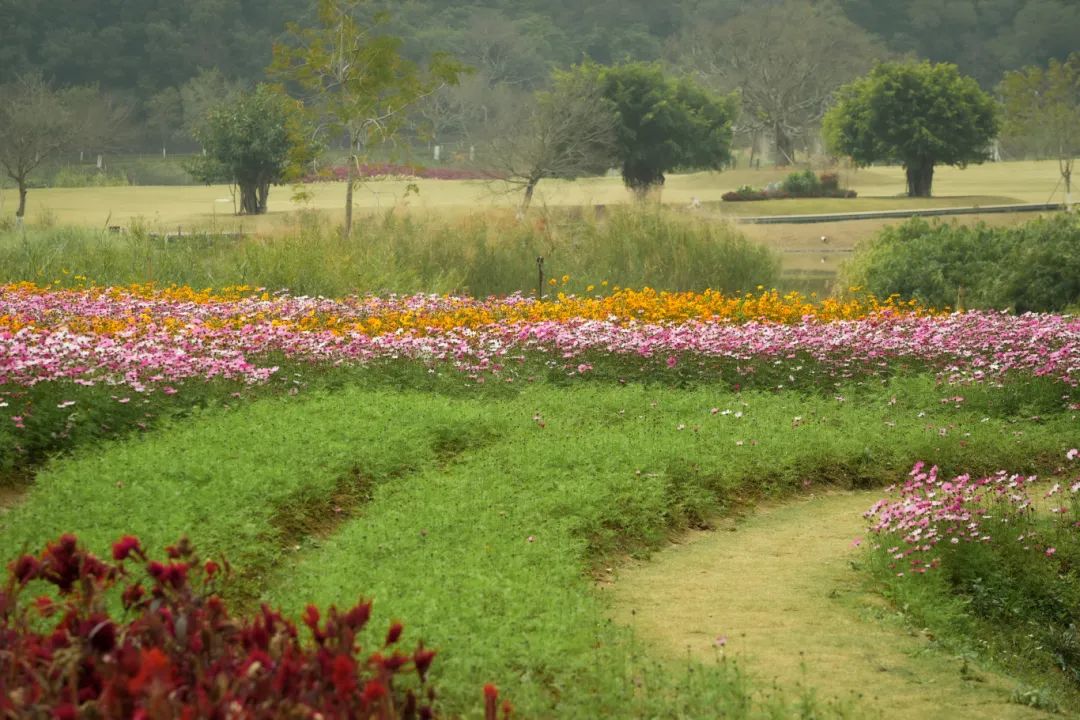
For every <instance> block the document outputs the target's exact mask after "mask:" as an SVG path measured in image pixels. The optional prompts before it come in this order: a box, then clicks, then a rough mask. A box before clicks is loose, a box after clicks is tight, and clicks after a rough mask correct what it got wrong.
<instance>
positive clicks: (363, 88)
mask: <svg viewBox="0 0 1080 720" xmlns="http://www.w3.org/2000/svg"><path fill="white" fill-rule="evenodd" d="M361 4H362V0H318V1H317V3H316V21H317V26H316V27H311V28H303V27H300V26H299V25H296V24H290V25H289V33H290V35H291V38H290V40H289V42H282V43H277V44H275V45H274V62H273V64H272V65H271V66H270V73H271V74H272V75H273V76H275V77H278V78H281V79H282V80H284V81H286V82H289V83H292V84H295V85H296V86H298V87H299V88H300V89H301V90H302V92H303V93H304V94H305V95H306V98H307V101H308V104H309V106H310V109H311V110H312V112H314V113H316V114H317V115H318V116H319V117H320V118H322V119H323V121H324V122H323V124H322V128H323V129H324V130H325V131H326V132H328V133H330V134H331V135H337V136H341V135H344V136H345V138H346V139H347V141H348V147H349V161H348V168H349V175H348V177H347V189H346V197H345V231H344V234H345V235H346V236H348V235H349V234H350V233H351V232H352V213H353V203H352V193H353V185H354V184H355V182H356V175H355V172H354V168H355V166H356V165H357V164H358V163H359V162H360V161H361V160H362V157H361V154H362V153H363V152H365V151H366V149H367V148H368V147H370V146H378V145H380V144H382V143H385V142H388V141H390V140H392V139H393V138H394V137H395V136H396V135H397V133H398V131H399V130H400V129H401V128H402V126H403V125H404V124H405V121H406V119H407V118H406V114H405V113H406V110H407V109H408V108H409V107H410V106H412V105H414V104H415V103H416V102H417V101H418V100H420V99H421V98H423V97H426V96H428V95H430V94H431V93H433V92H434V91H435V90H436V89H438V88H439V87H441V86H443V85H453V84H456V83H457V81H458V76H459V75H460V74H461V73H462V72H463V70H464V68H463V67H462V66H461V65H460V64H459V63H457V62H455V61H454V60H452V59H451V58H449V57H448V56H446V55H444V54H441V53H436V54H435V55H433V56H432V58H431V61H430V63H429V65H428V67H427V68H426V70H423V71H422V70H421V68H420V67H419V66H418V65H417V64H416V63H414V62H412V61H410V60H408V59H406V58H405V57H404V56H403V55H402V53H401V50H402V46H403V41H402V40H401V38H398V37H394V36H392V35H388V34H385V33H384V32H383V30H384V29H385V25H386V23H387V21H388V16H386V15H383V14H378V15H375V16H374V17H373V18H371V21H370V24H369V25H365V24H364V23H363V22H362V21H360V20H358V19H357V17H356V11H357V8H358V7H359V6H360V5H361Z"/></svg>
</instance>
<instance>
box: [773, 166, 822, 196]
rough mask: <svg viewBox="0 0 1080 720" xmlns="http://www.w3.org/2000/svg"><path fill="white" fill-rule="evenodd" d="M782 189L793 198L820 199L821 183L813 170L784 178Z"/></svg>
mask: <svg viewBox="0 0 1080 720" xmlns="http://www.w3.org/2000/svg"><path fill="white" fill-rule="evenodd" d="M780 187H781V189H783V191H784V192H785V193H787V194H788V195H791V196H792V197H819V196H820V194H821V190H822V188H821V182H820V181H819V180H818V178H817V175H815V174H814V171H813V170H803V171H802V172H795V173H791V174H790V175H788V176H787V177H786V178H784V182H783V183H782V184H781V186H780Z"/></svg>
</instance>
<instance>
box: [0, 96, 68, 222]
mask: <svg viewBox="0 0 1080 720" xmlns="http://www.w3.org/2000/svg"><path fill="white" fill-rule="evenodd" d="M0 128H3V131H2V132H0V171H3V173H4V175H5V176H7V177H8V178H10V179H11V180H12V181H13V182H14V183H15V184H16V185H17V186H18V188H19V205H18V207H17V209H16V210H15V217H16V218H17V219H20V220H21V218H22V217H23V216H24V215H25V214H26V194H27V188H28V187H29V185H28V182H29V179H30V173H32V172H33V171H34V170H36V169H37V168H38V167H39V166H41V164H42V163H44V162H46V161H47V160H49V159H50V158H51V157H53V156H55V155H56V154H58V153H59V152H60V151H61V150H63V149H64V148H66V147H68V146H69V145H70V144H71V141H72V134H73V131H74V128H75V124H74V120H73V118H72V117H71V113H70V112H69V110H68V108H67V107H66V106H65V104H64V97H63V95H62V94H61V93H59V92H57V91H56V90H53V89H52V87H51V86H50V85H49V84H48V83H47V82H46V81H45V80H44V79H43V78H42V77H41V76H40V75H26V76H22V77H19V78H17V79H16V80H14V81H12V82H11V83H9V84H7V85H4V86H0Z"/></svg>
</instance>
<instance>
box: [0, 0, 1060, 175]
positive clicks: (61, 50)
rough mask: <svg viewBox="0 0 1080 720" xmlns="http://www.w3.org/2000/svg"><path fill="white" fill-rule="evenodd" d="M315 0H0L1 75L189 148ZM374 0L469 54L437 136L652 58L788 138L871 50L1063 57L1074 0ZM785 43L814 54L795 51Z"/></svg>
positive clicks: (425, 118) (411, 54) (476, 126)
mask: <svg viewBox="0 0 1080 720" xmlns="http://www.w3.org/2000/svg"><path fill="white" fill-rule="evenodd" d="M315 5H316V3H315V0H188V1H187V2H183V3H177V2H166V1H165V0H34V2H25V1H23V0H0V18H3V22H0V83H5V82H10V81H12V80H14V79H15V78H16V77H19V76H22V75H25V74H27V73H30V72H33V73H38V74H40V75H41V76H42V77H43V78H44V79H45V80H47V81H48V82H50V83H51V84H52V85H54V86H57V87H69V86H94V87H97V88H98V89H99V90H100V92H102V93H103V94H105V95H108V96H109V97H110V98H111V100H110V102H111V103H112V104H114V105H118V106H120V105H122V106H124V107H126V108H128V114H129V116H130V119H131V121H132V122H131V124H130V126H131V128H132V130H131V132H129V133H128V135H129V137H127V138H125V140H126V143H127V144H128V145H129V146H139V147H140V148H142V149H144V150H149V149H151V148H159V149H160V148H164V149H166V150H168V149H170V148H176V149H181V150H185V149H186V150H190V149H192V148H194V147H196V142H195V139H194V126H195V123H196V122H197V119H198V118H201V117H202V115H204V114H205V112H206V110H207V108H208V105H207V100H208V99H209V98H210V97H217V96H222V95H224V96H228V95H229V94H230V92H231V91H232V90H235V89H236V88H238V87H246V88H251V87H254V85H255V84H257V83H258V82H261V81H262V80H264V79H265V68H266V66H267V65H268V63H269V62H270V48H271V47H272V45H273V42H274V41H275V40H278V39H280V38H281V36H282V34H283V32H284V29H285V25H286V24H287V23H288V22H297V23H301V24H303V23H306V22H309V21H311V20H312V18H314V15H315ZM796 5H801V6H802V7H801V8H797V7H794V6H796ZM384 11H389V13H390V16H391V17H390V20H389V25H388V31H389V32H390V33H391V34H392V35H394V36H396V37H400V38H402V40H403V46H402V54H403V56H404V57H406V58H408V59H410V60H412V61H414V62H418V61H421V60H422V59H423V58H424V57H427V56H428V55H429V54H430V53H431V52H438V51H443V52H449V53H451V54H453V55H454V56H455V57H456V58H458V59H459V60H460V61H461V62H463V63H464V64H466V65H468V66H470V67H472V68H474V69H475V72H474V73H473V74H472V75H470V76H469V77H468V78H465V79H463V81H462V83H461V84H460V86H459V87H456V88H454V89H453V90H452V91H444V92H442V93H440V94H439V96H438V97H437V98H433V99H432V101H431V102H430V103H428V104H427V106H426V107H424V108H423V109H418V112H417V114H418V115H420V116H421V120H419V121H418V124H422V125H424V127H425V128H426V129H428V132H427V133H426V138H427V140H428V141H429V142H430V143H432V144H435V143H438V142H445V141H446V140H447V139H450V140H456V141H474V142H475V141H481V142H482V141H483V140H484V139H485V138H486V137H489V136H490V135H491V134H492V133H493V132H494V131H495V130H497V129H498V128H499V127H500V125H501V124H502V123H503V122H504V121H505V118H502V119H500V118H499V115H500V113H501V112H503V111H505V110H506V109H508V108H512V107H514V105H515V104H516V103H518V102H520V98H521V96H522V95H521V94H522V93H527V92H528V93H531V92H532V91H534V90H537V89H540V88H542V87H544V86H546V85H547V84H548V81H549V78H550V76H551V73H552V71H553V70H555V69H565V68H567V67H569V66H570V65H573V64H575V63H580V62H581V61H582V60H589V61H592V62H596V63H599V64H602V65H612V64H618V63H622V62H640V61H645V62H651V61H663V62H666V63H668V64H670V65H672V66H676V67H686V68H689V69H692V70H694V71H697V72H700V73H702V74H703V75H702V76H701V77H699V78H698V79H699V80H700V81H702V82H703V84H704V85H706V86H707V87H715V89H718V90H723V91H725V92H728V91H731V90H734V89H742V91H743V103H744V109H748V110H750V111H751V112H750V113H746V112H744V113H743V122H742V123H741V124H740V125H739V127H738V128H737V129H738V130H739V131H741V132H744V133H747V134H750V133H757V134H758V135H764V136H771V142H772V143H773V145H774V147H776V148H777V151H778V153H779V154H780V155H785V154H790V153H791V152H792V150H793V149H794V148H796V147H798V146H800V145H801V144H802V143H803V141H804V137H803V136H804V135H805V134H806V133H807V129H806V128H807V127H813V126H814V124H815V123H817V122H818V121H819V120H820V117H821V115H822V114H823V113H824V108H823V103H822V98H823V97H825V96H826V95H827V94H828V92H829V90H830V86H831V85H832V84H833V83H832V81H831V80H832V79H839V81H841V82H846V81H847V80H850V79H851V78H852V77H854V75H857V74H861V73H862V72H865V71H866V70H868V69H869V67H870V65H871V64H872V63H871V61H873V60H887V59H895V58H897V57H901V56H909V55H911V56H915V57H917V58H919V59H928V60H931V61H934V62H952V63H955V64H957V65H958V66H959V69H960V71H961V72H962V73H964V74H966V75H971V76H973V77H975V78H976V79H977V80H978V81H979V83H980V84H981V85H982V86H983V88H984V89H991V88H993V87H995V86H996V85H997V84H998V82H999V81H1000V80H1001V79H1002V77H1003V76H1004V74H1005V73H1006V72H1007V71H1009V70H1016V69H1019V68H1021V67H1025V66H1029V65H1041V66H1045V65H1046V64H1047V62H1048V61H1049V60H1051V59H1058V60H1061V61H1064V60H1065V58H1066V57H1067V55H1068V54H1069V52H1071V51H1073V50H1075V49H1076V38H1077V37H1078V36H1080V3H1078V2H1075V0H992V1H987V0H913V1H912V2H895V1H893V0H826V1H821V2H817V1H815V2H810V1H809V0H800V1H799V2H796V3H793V2H791V0H753V1H751V0H675V1H674V2H671V3H658V2H655V0H589V2H581V0H532V1H531V2H522V1H521V0H481V1H476V2H472V3H464V4H463V3H460V2H454V1H453V0H410V1H409V2H400V1H398V0H370V1H369V2H365V3H363V4H362V5H361V6H360V7H359V9H358V14H359V15H360V19H361V20H362V21H364V20H369V19H371V18H373V17H374V16H375V15H376V14H378V13H381V12H384ZM770 38H772V40H773V47H774V49H776V50H778V51H780V50H783V49H784V48H786V49H787V51H786V55H785V53H784V52H777V53H775V54H774V55H773V56H772V57H770V58H766V59H764V60H760V61H759V59H758V58H755V57H753V53H752V52H750V50H751V49H752V48H753V47H754V44H755V43H759V42H761V41H767V40H769V39H770ZM728 48H730V52H727V49H728ZM691 51H693V52H691ZM795 52H799V53H803V54H804V55H805V53H806V52H812V53H814V55H815V57H816V60H815V61H814V62H811V63H806V64H801V63H800V64H796V65H792V64H791V63H790V56H791V55H792V54H793V53H795ZM718 56H719V57H720V59H721V60H723V62H716V59H717V57H718ZM748 62H749V65H748ZM770 62H772V63H787V65H786V67H787V68H788V69H789V70H790V71H801V70H805V69H806V68H807V67H809V68H813V69H814V70H815V72H814V74H813V81H810V82H804V81H807V80H808V79H809V74H808V73H805V72H804V73H803V75H805V76H806V77H802V78H800V82H799V83H798V85H799V86H800V87H803V86H807V85H809V86H811V87H808V88H807V90H806V93H805V94H804V95H803V97H801V98H799V100H798V101H797V102H794V103H792V104H791V105H790V106H788V107H778V106H777V103H776V102H775V98H773V99H769V98H767V97H765V95H764V94H763V92H762V89H761V87H760V83H759V82H757V81H756V79H759V78H760V77H761V76H762V75H763V73H765V72H766V70H767V64H768V63H770ZM763 66H766V67H765V69H763ZM853 72H854V74H852V73H853ZM771 76H772V77H776V73H775V72H773V73H771ZM793 82H794V81H793ZM776 94H779V93H776ZM751 126H752V127H751Z"/></svg>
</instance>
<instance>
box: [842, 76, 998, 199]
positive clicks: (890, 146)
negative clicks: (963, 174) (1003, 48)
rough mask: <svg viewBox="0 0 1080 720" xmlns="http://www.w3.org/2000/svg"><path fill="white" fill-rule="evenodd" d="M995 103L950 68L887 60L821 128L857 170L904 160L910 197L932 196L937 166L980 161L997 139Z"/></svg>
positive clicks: (847, 92)
mask: <svg viewBox="0 0 1080 720" xmlns="http://www.w3.org/2000/svg"><path fill="white" fill-rule="evenodd" d="M998 115H999V112H998V105H997V103H996V102H995V101H994V99H993V98H992V97H991V96H990V95H988V94H987V93H985V92H983V90H982V89H980V88H979V84H978V83H977V82H975V80H974V78H971V77H966V76H964V75H961V74H960V72H959V70H958V69H957V67H956V66H955V65H951V64H948V63H942V64H937V65H935V64H931V63H929V62H922V63H882V64H880V65H878V66H877V67H875V68H874V69H873V70H872V71H871V72H870V73H869V74H868V75H866V76H865V77H862V78H859V79H857V80H855V81H854V82H852V83H849V84H848V85H845V86H844V87H843V88H841V89H840V91H839V92H838V98H837V103H836V104H835V105H834V106H833V107H832V108H831V109H830V110H829V112H828V113H827V114H826V116H825V119H824V123H823V127H824V131H825V137H826V142H827V143H828V144H829V146H830V148H831V149H832V151H833V152H835V153H837V154H840V155H849V156H851V158H852V159H853V160H854V161H855V162H856V163H857V164H859V165H869V164H871V163H879V162H880V163H889V162H895V163H900V164H901V165H903V166H904V169H905V170H906V171H907V185H908V195H909V196H910V197H929V196H930V194H931V190H932V186H933V180H934V167H935V166H936V165H955V166H959V167H964V166H966V165H967V164H969V163H981V162H983V161H984V160H986V159H988V158H989V151H990V147H991V143H992V142H993V140H994V138H995V137H996V136H997V132H998V126H999V119H998Z"/></svg>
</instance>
